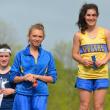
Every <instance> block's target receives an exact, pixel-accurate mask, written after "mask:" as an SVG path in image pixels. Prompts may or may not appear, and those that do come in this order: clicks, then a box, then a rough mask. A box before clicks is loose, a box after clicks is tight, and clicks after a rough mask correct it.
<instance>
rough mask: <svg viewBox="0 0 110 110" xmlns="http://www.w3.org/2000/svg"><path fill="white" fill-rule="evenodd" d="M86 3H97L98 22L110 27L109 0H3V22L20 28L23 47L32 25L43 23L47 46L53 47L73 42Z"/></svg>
mask: <svg viewBox="0 0 110 110" xmlns="http://www.w3.org/2000/svg"><path fill="white" fill-rule="evenodd" d="M84 3H96V4H97V5H98V7H99V13H100V16H99V19H98V24H99V25H100V26H103V27H106V28H108V29H110V13H109V11H108V10H110V1H109V0H0V21H3V22H6V23H7V24H8V25H10V27H13V28H14V29H15V30H16V35H15V37H16V39H18V40H19V42H20V45H21V44H22V45H23V46H26V45H27V33H28V29H29V27H30V26H31V25H33V24H35V23H39V22H40V23H43V24H44V26H45V33H46V38H45V40H44V42H43V45H44V47H45V48H47V49H52V48H54V47H55V45H57V43H60V42H62V41H63V42H67V43H68V42H70V43H72V39H73V35H74V33H75V32H76V31H77V30H78V28H77V26H76V22H77V19H78V14H79V10H80V8H81V6H82V5H83V4H84ZM18 40H17V41H18Z"/></svg>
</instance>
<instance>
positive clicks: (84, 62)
mask: <svg viewBox="0 0 110 110" xmlns="http://www.w3.org/2000/svg"><path fill="white" fill-rule="evenodd" d="M83 65H84V66H86V67H89V66H92V65H93V62H92V61H91V60H88V59H83Z"/></svg>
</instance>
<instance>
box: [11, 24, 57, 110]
mask: <svg viewBox="0 0 110 110" xmlns="http://www.w3.org/2000/svg"><path fill="white" fill-rule="evenodd" d="M44 38H45V31H44V26H43V25H42V24H40V23H38V24H35V25H32V26H31V28H30V29H29V33H28V42H29V45H28V46H27V47H26V48H25V49H23V50H21V51H19V52H18V53H17V54H16V57H15V59H14V63H13V65H12V68H11V75H10V80H11V81H14V82H15V83H16V95H15V100H14V104H13V110H46V108H47V98H48V95H49V93H48V85H47V84H48V83H55V82H56V79H57V72H56V68H55V63H54V59H53V56H52V54H51V53H50V52H48V51H46V50H44V49H43V48H42V47H41V43H42V42H43V40H44Z"/></svg>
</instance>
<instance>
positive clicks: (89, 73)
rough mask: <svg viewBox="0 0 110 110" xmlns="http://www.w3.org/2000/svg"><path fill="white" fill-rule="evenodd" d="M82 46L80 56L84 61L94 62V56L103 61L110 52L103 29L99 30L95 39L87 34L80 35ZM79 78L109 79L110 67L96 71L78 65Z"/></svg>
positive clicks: (105, 66) (99, 68)
mask: <svg viewBox="0 0 110 110" xmlns="http://www.w3.org/2000/svg"><path fill="white" fill-rule="evenodd" d="M80 44H81V45H80V54H81V57H82V58H84V59H88V60H92V56H95V57H96V60H102V59H103V58H104V57H106V54H107V52H108V49H107V43H106V36H105V30H104V28H102V27H99V28H98V32H97V35H96V36H95V37H93V38H91V37H90V36H89V35H88V33H87V32H85V33H84V34H82V33H80ZM78 77H80V78H84V79H97V78H108V65H107V64H105V65H103V66H101V67H98V68H97V69H94V68H93V67H85V66H84V65H82V64H78Z"/></svg>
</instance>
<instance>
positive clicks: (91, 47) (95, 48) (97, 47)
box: [80, 44, 108, 54]
mask: <svg viewBox="0 0 110 110" xmlns="http://www.w3.org/2000/svg"><path fill="white" fill-rule="evenodd" d="M107 51H108V48H107V45H106V44H88V45H82V46H80V54H84V53H91V52H92V53H93V52H107Z"/></svg>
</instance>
